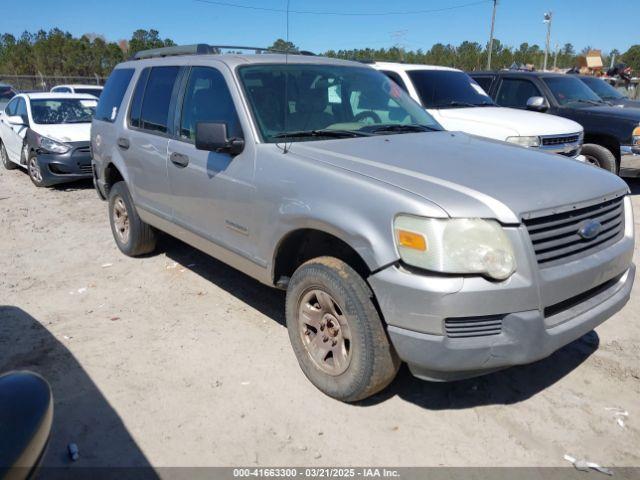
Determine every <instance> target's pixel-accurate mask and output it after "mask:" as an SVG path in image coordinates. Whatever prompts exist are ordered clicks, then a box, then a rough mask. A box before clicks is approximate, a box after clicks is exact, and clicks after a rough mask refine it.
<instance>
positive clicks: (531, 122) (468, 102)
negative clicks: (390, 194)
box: [372, 62, 584, 160]
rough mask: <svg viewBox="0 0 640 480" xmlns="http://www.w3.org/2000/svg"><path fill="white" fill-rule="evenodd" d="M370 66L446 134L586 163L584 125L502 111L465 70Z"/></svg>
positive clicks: (561, 119) (529, 114)
mask: <svg viewBox="0 0 640 480" xmlns="http://www.w3.org/2000/svg"><path fill="white" fill-rule="evenodd" d="M372 66H373V68H375V69H376V70H380V71H381V72H382V73H384V74H386V75H387V76H388V77H389V78H391V79H392V80H393V81H394V82H396V83H397V84H398V85H399V86H400V87H401V88H403V89H404V90H405V91H407V93H409V95H411V97H412V98H413V99H414V100H416V101H417V102H419V103H420V104H421V105H422V106H423V107H424V108H425V109H426V110H427V111H428V112H429V113H430V114H431V115H432V116H433V117H435V119H436V120H437V121H438V122H439V123H440V124H441V125H442V126H443V127H444V128H446V129H447V130H453V131H462V132H466V133H470V134H473V135H478V136H480V137H487V138H492V139H495V140H502V141H506V142H510V143H514V144H517V145H521V146H523V147H537V148H540V149H542V150H544V151H548V152H551V153H559V154H561V155H565V156H568V157H574V158H576V159H578V160H584V159H583V157H582V156H581V155H580V149H581V147H582V141H583V138H584V130H583V128H582V126H581V125H579V124H578V123H576V122H574V121H572V120H568V119H566V118H559V117H555V116H552V115H547V114H544V113H537V112H530V111H524V110H517V109H513V108H503V107H500V106H498V105H496V104H495V103H494V101H493V100H492V99H491V97H489V95H487V93H486V92H485V91H484V90H483V89H482V87H481V86H480V85H478V84H477V83H476V81H475V80H473V79H472V78H471V77H470V76H469V75H467V74H466V73H465V72H463V71H462V70H457V69H455V68H448V67H436V66H431V65H408V64H401V63H387V62H376V63H374V64H373V65H372Z"/></svg>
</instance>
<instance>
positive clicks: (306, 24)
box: [0, 0, 640, 52]
mask: <svg viewBox="0 0 640 480" xmlns="http://www.w3.org/2000/svg"><path fill="white" fill-rule="evenodd" d="M226 1H227V2H230V3H236V4H241V5H246V6H253V7H262V8H273V9H282V8H284V7H285V6H286V0H226ZM476 2H477V0H476ZM476 2H474V1H473V0H421V1H418V0H393V1H389V0H352V1H348V2H347V1H345V0H341V1H340V0H323V1H322V2H318V1H311V0H290V5H291V6H290V8H291V9H292V10H296V9H297V10H314V11H336V12H340V11H344V12H346V11H348V12H389V11H407V10H424V9H437V8H448V7H455V6H458V5H464V4H471V3H476ZM547 10H552V11H553V12H554V21H553V31H552V46H554V45H555V44H556V43H558V44H560V45H563V44H564V43H567V42H571V43H573V45H574V46H575V47H576V50H578V51H579V50H581V49H582V48H583V47H585V46H587V45H588V46H592V47H595V48H600V49H602V50H604V51H609V50H611V49H612V48H618V49H619V50H621V51H622V52H624V51H625V50H627V49H628V48H629V46H631V45H632V44H634V43H640V35H639V33H640V32H639V29H638V23H639V20H638V19H640V2H639V1H638V0H610V1H608V2H604V1H603V0H499V3H498V13H497V19H496V38H498V39H500V40H501V41H502V42H503V43H505V44H507V45H511V46H518V45H520V43H522V42H529V43H531V44H533V43H537V44H538V45H540V46H543V45H544V42H545V26H544V24H543V23H542V15H543V13H544V12H545V11H547ZM490 17H491V1H490V0H487V1H485V2H483V3H479V4H475V5H470V6H467V7H464V8H458V9H451V10H447V11H440V12H434V13H421V14H417V13H414V14H410V15H386V16H383V15H380V16H333V15H308V14H291V15H290V39H291V41H293V42H294V43H295V44H296V45H298V46H300V47H301V48H304V49H307V50H312V51H325V50H328V49H339V48H362V47H366V46H371V47H377V48H379V47H389V46H391V45H393V44H394V43H401V44H403V45H404V46H405V47H406V48H408V49H417V48H423V49H428V48H430V47H431V45H432V44H434V43H436V42H442V43H452V44H455V45H457V44H459V43H460V42H462V41H464V40H471V41H477V42H480V43H482V44H484V43H486V41H487V39H488V35H489V23H490ZM285 25H286V23H285V15H284V14H283V13H278V12H269V11H259V10H248V9H241V8H232V7H230V6H220V5H213V4H205V3H201V2H199V1H197V0H155V1H153V2H142V1H135V0H57V1H52V0H34V1H29V0H22V1H20V2H19V8H12V9H8V10H7V9H4V12H3V14H2V16H1V17H0V32H9V33H13V34H16V35H18V34H20V33H21V32H22V31H23V30H30V31H36V30H38V29H40V28H43V29H49V28H52V27H59V28H61V29H63V30H68V31H70V32H71V33H73V34H74V35H81V34H83V33H87V32H95V33H101V34H103V35H105V37H106V38H107V39H109V40H118V39H121V38H130V36H131V32H132V31H133V30H135V29H137V28H146V29H149V28H155V29H157V30H159V31H160V34H161V35H162V36H163V37H170V38H172V39H173V40H174V41H176V42H177V43H197V42H205V43H218V44H239V45H251V46H254V45H255V46H263V45H264V46H267V45H270V44H271V43H272V41H273V40H274V39H275V38H277V37H284V36H285V31H286V30H285V28H286V27H285ZM394 32H400V33H396V34H395V35H394Z"/></svg>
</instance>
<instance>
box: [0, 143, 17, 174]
mask: <svg viewBox="0 0 640 480" xmlns="http://www.w3.org/2000/svg"><path fill="white" fill-rule="evenodd" d="M0 158H1V159H2V166H3V167H4V168H6V169H7V170H15V169H16V168H18V165H16V164H15V163H13V162H12V161H11V160H9V154H8V153H7V149H6V148H4V143H2V142H0Z"/></svg>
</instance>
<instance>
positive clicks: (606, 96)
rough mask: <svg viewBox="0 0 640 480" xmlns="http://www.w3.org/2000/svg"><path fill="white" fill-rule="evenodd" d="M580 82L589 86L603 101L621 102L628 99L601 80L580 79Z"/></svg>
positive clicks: (593, 78) (592, 78) (594, 78)
mask: <svg viewBox="0 0 640 480" xmlns="http://www.w3.org/2000/svg"><path fill="white" fill-rule="evenodd" d="M580 80H582V81H583V82H584V83H586V84H587V86H588V87H589V88H590V89H591V90H593V91H594V92H596V94H597V95H598V96H599V97H600V98H602V99H603V100H620V99H623V98H627V97H625V96H624V95H623V94H622V93H621V92H619V91H618V90H616V89H615V88H613V87H612V86H611V85H609V84H608V83H607V82H605V81H604V80H602V79H601V78H596V77H580Z"/></svg>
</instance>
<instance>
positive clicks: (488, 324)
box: [444, 315, 502, 338]
mask: <svg viewBox="0 0 640 480" xmlns="http://www.w3.org/2000/svg"><path fill="white" fill-rule="evenodd" d="M444 330H445V333H446V334H447V337H449V338H469V337H488V336H490V335H500V333H501V332H502V316H498V315H489V316H485V317H460V318H446V319H445V320H444Z"/></svg>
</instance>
